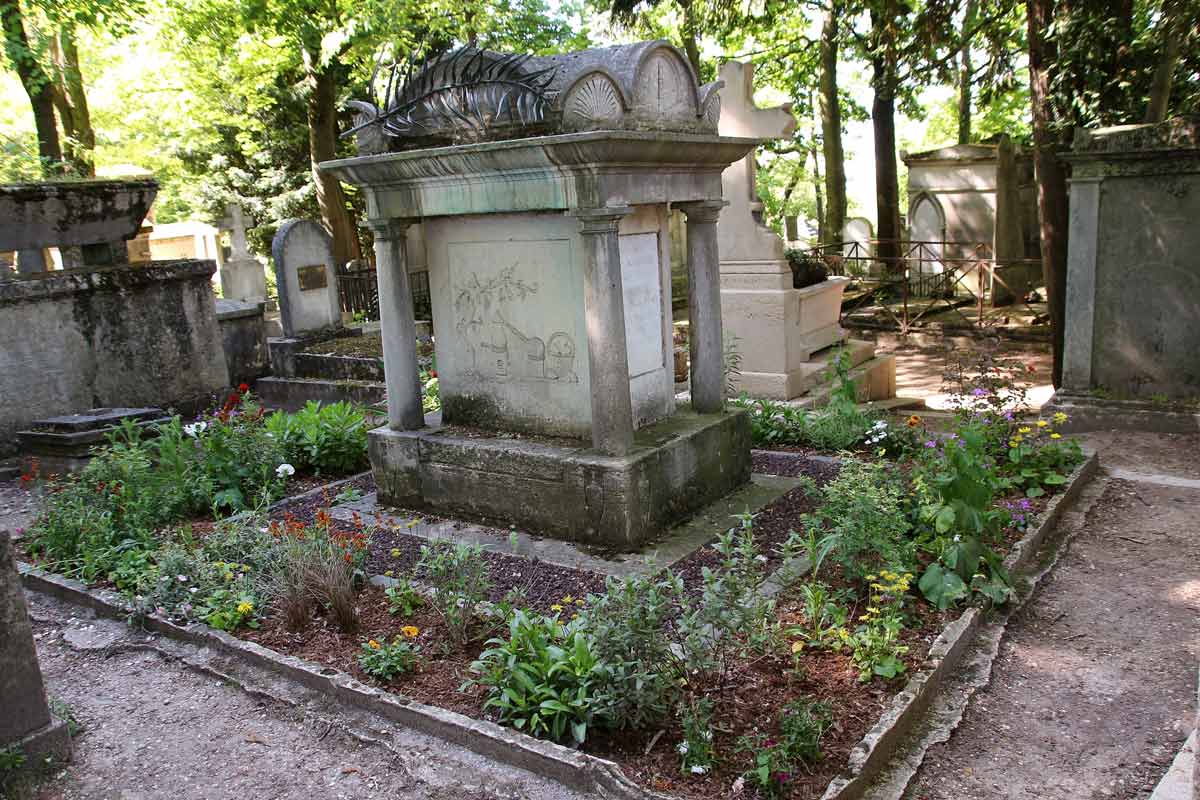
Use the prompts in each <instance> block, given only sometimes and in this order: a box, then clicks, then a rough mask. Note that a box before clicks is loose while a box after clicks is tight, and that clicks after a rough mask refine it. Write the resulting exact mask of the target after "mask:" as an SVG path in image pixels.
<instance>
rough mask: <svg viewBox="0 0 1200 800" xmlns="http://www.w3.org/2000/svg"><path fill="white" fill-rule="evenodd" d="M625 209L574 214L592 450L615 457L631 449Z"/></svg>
mask: <svg viewBox="0 0 1200 800" xmlns="http://www.w3.org/2000/svg"><path fill="white" fill-rule="evenodd" d="M632 210H633V209H632V208H630V207H629V206H613V207H605V208H587V209H580V210H579V211H577V212H575V215H576V216H577V217H579V228H580V232H581V233H582V234H583V254H584V275H583V306H584V314H585V315H586V318H587V337H588V363H589V365H590V368H591V376H592V386H591V390H592V444H593V445H595V447H596V449H597V450H600V451H601V452H604V453H607V454H609V455H614V456H619V455H624V454H625V453H628V452H629V451H630V450H631V449H632V448H633V403H632V401H631V400H630V398H629V345H628V343H627V342H626V341H625V295H624V292H623V290H622V287H621V250H620V240H619V239H618V237H617V228H618V226H619V225H620V224H621V218H622V217H624V216H625V215H626V214H628V213H630V212H631V211H632Z"/></svg>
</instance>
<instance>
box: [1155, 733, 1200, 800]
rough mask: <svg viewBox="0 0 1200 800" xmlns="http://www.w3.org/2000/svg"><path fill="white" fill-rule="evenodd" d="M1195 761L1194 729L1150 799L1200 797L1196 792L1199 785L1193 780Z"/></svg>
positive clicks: (1188, 799)
mask: <svg viewBox="0 0 1200 800" xmlns="http://www.w3.org/2000/svg"><path fill="white" fill-rule="evenodd" d="M1195 762H1196V732H1195V731H1192V735H1191V736H1189V737H1188V740H1187V742H1186V743H1184V745H1183V748H1182V749H1181V750H1180V751H1179V753H1178V754H1177V755H1176V756H1175V760H1174V761H1172V762H1171V768H1170V769H1168V770H1167V774H1166V775H1164V776H1163V779H1162V780H1161V781H1159V782H1158V786H1155V787H1154V793H1153V794H1151V795H1150V800H1194V798H1195V797H1200V794H1197V792H1196V789H1197V787H1195V786H1194V785H1193V782H1192V776H1193V774H1194V772H1195Z"/></svg>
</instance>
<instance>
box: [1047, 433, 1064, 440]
mask: <svg viewBox="0 0 1200 800" xmlns="http://www.w3.org/2000/svg"><path fill="white" fill-rule="evenodd" d="M1050 438H1051V439H1061V438H1062V434H1061V433H1052V434H1050Z"/></svg>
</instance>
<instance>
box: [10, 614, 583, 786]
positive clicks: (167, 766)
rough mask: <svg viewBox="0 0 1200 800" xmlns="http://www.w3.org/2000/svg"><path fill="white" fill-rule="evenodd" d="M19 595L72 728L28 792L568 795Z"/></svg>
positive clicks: (190, 651) (177, 648) (180, 648)
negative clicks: (52, 772) (62, 754)
mask: <svg viewBox="0 0 1200 800" xmlns="http://www.w3.org/2000/svg"><path fill="white" fill-rule="evenodd" d="M31 603H32V608H31V613H32V616H33V619H34V634H35V636H36V638H37V646H38V657H39V660H40V662H41V666H42V671H43V674H44V676H45V679H46V684H47V692H48V694H49V696H50V697H51V698H52V700H53V701H54V702H56V703H63V704H65V706H66V708H68V709H69V710H70V712H71V714H72V715H73V716H74V717H75V718H77V719H78V721H79V722H80V723H81V724H82V725H83V731H82V733H81V734H80V735H78V736H77V737H76V739H75V758H74V760H73V761H72V763H71V764H70V766H69V767H68V768H67V769H66V770H64V771H63V772H62V773H61V774H60V775H58V776H56V777H55V778H53V779H52V780H50V781H48V782H46V783H45V784H43V786H42V787H41V789H40V791H39V792H38V793H36V794H35V795H34V796H35V797H37V798H38V799H39V800H149V799H150V798H168V797H169V798H171V800H218V799H223V798H228V800H248V799H250V798H252V799H253V800H270V799H271V798H314V799H315V798H352V799H353V800H372V799H373V798H379V799H380V800H382V799H383V798H389V799H393V800H501V798H505V799H507V800H516V799H517V798H520V799H521V800H524V799H525V798H530V800H533V799H535V798H536V799H537V800H559V798H573V799H574V798H578V797H579V796H578V795H576V794H574V793H572V792H570V791H568V790H566V789H564V788H563V787H561V786H559V785H558V784H555V783H552V782H551V781H548V780H544V779H542V778H538V777H536V776H534V775H532V774H530V773H526V772H523V771H520V770H516V769H510V768H507V767H504V766H501V765H498V764H495V763H492V762H488V761H486V760H484V759H482V758H480V757H478V756H475V755H474V754H472V753H470V752H468V751H465V750H463V749H461V748H458V747H455V746H453V745H450V744H448V743H446V742H442V741H440V740H435V739H430V738H428V737H424V736H421V735H419V734H415V733H413V732H411V731H403V730H389V729H388V725H387V723H385V722H383V721H380V720H376V719H371V720H369V721H367V722H366V724H364V723H363V720H362V719H361V718H357V719H356V718H355V715H354V714H353V713H344V712H343V711H342V709H340V708H339V707H336V706H334V707H332V708H330V707H325V708H322V707H321V706H319V705H317V706H314V705H313V704H312V703H311V702H309V701H306V700H305V698H304V697H303V696H302V694H291V693H289V691H288V690H287V688H286V687H282V688H281V687H280V686H279V685H278V684H276V685H274V686H271V687H269V693H270V695H272V697H268V696H266V695H261V694H257V692H255V693H251V692H247V691H245V690H243V689H242V688H239V687H237V686H234V685H231V684H230V683H228V682H226V681H223V680H221V679H220V678H218V677H216V676H214V675H211V674H205V673H204V672H203V671H198V670H196V669H193V668H190V667H189V666H188V663H189V662H190V663H192V664H205V663H212V662H206V660H205V658H206V657H205V651H200V650H197V649H196V648H192V647H190V646H188V645H182V644H179V643H175V642H170V641H165V640H161V639H157V638H155V637H149V636H147V635H145V634H141V633H136V632H134V631H132V630H131V629H130V628H129V627H128V626H125V625H123V624H122V623H119V622H114V621H109V620H96V619H94V618H91V617H90V616H89V615H88V614H87V612H85V611H83V610H81V609H79V608H77V607H73V606H68V605H65V604H60V603H57V602H55V601H53V600H50V599H48V598H45V597H43V596H40V595H32V596H31ZM151 648H163V649H164V651H165V652H166V655H164V654H163V653H160V652H156V651H155V650H154V649H151ZM181 659H182V660H181Z"/></svg>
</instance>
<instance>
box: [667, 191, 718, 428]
mask: <svg viewBox="0 0 1200 800" xmlns="http://www.w3.org/2000/svg"><path fill="white" fill-rule="evenodd" d="M725 205H726V203H725V201H724V200H703V201H700V202H696V203H680V204H679V205H678V208H679V209H680V210H681V211H683V213H684V214H685V215H687V262H688V340H689V343H690V344H689V348H690V351H691V357H692V408H694V409H695V410H696V411H698V412H700V413H701V414H715V413H716V412H718V411H720V410H721V409H722V408H724V407H725V357H724V342H723V340H722V333H721V268H720V256H719V254H718V252H717V217H718V216H720V214H721V209H722V208H724V207H725Z"/></svg>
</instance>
